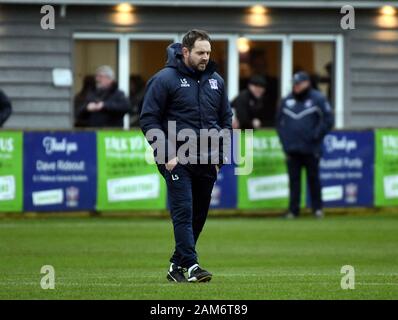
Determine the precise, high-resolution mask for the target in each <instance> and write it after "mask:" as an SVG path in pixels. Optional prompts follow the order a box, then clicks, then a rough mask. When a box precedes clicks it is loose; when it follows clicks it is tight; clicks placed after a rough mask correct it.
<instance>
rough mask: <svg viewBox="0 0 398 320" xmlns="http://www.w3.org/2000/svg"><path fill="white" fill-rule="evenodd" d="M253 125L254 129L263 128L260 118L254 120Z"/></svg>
mask: <svg viewBox="0 0 398 320" xmlns="http://www.w3.org/2000/svg"><path fill="white" fill-rule="evenodd" d="M252 125H253V128H254V129H258V128H260V127H261V121H260V119H258V118H254V119H253V121H252Z"/></svg>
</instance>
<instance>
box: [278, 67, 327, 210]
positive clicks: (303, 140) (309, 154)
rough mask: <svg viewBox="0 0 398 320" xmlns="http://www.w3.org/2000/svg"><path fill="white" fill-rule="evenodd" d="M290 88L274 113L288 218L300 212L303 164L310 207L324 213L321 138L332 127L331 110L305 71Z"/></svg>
mask: <svg viewBox="0 0 398 320" xmlns="http://www.w3.org/2000/svg"><path fill="white" fill-rule="evenodd" d="M293 83H294V84H293V92H292V93H290V94H289V95H288V96H287V97H286V98H284V99H283V100H282V102H281V106H280V108H279V110H278V113H277V124H276V127H277V131H278V135H279V138H280V141H281V143H282V147H283V150H284V152H285V153H286V159H287V168H288V174H289V189H290V200H289V211H288V213H287V215H286V217H287V218H295V217H298V216H299V213H300V193H301V190H300V187H301V169H302V168H303V167H304V168H305V169H306V173H307V180H308V184H309V189H310V196H311V204H312V210H313V213H314V215H315V216H316V217H319V218H321V217H323V212H322V194H321V184H320V179H319V161H320V157H321V151H322V142H323V138H324V137H325V135H326V134H327V133H328V132H329V131H330V130H331V129H332V127H333V113H332V110H331V107H330V104H329V102H328V101H327V99H326V98H325V97H324V95H323V94H322V93H321V92H319V91H317V90H314V89H312V88H311V84H310V77H309V76H308V74H307V73H305V72H298V73H296V74H294V76H293Z"/></svg>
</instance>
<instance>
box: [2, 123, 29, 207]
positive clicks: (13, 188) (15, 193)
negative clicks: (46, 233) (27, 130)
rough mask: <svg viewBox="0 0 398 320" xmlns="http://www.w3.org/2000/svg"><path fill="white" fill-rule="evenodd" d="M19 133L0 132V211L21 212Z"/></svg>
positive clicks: (21, 138) (21, 180)
mask: <svg viewBox="0 0 398 320" xmlns="http://www.w3.org/2000/svg"><path fill="white" fill-rule="evenodd" d="M22 141H23V135H22V133H21V132H7V131H1V132H0V211H3V212H20V211H22V203H23V202H22V197H23V195H22V192H23V179H22V176H23V174H22V153H23V152H22V150H23V148H22V143H23V142H22Z"/></svg>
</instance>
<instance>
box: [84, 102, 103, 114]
mask: <svg viewBox="0 0 398 320" xmlns="http://www.w3.org/2000/svg"><path fill="white" fill-rule="evenodd" d="M103 107H104V103H103V102H102V101H100V102H90V103H89V104H88V105H87V111H89V112H97V111H100V110H101V109H102V108H103Z"/></svg>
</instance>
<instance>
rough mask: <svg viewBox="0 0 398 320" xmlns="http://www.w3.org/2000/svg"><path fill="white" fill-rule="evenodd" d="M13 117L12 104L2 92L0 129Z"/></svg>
mask: <svg viewBox="0 0 398 320" xmlns="http://www.w3.org/2000/svg"><path fill="white" fill-rule="evenodd" d="M10 115H11V102H10V100H9V99H8V97H7V96H6V95H5V94H4V92H3V91H1V90H0V127H1V126H2V125H3V124H4V122H6V120H7V119H8V118H9V116H10Z"/></svg>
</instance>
